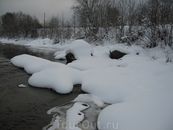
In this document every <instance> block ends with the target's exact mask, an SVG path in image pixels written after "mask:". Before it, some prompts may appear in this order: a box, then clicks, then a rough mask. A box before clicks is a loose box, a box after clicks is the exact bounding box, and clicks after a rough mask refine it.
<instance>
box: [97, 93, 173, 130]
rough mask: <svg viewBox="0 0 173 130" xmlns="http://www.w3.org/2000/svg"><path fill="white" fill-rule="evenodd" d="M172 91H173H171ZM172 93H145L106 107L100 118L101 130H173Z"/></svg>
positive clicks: (99, 125)
mask: <svg viewBox="0 0 173 130" xmlns="http://www.w3.org/2000/svg"><path fill="white" fill-rule="evenodd" d="M171 91H172V90H171ZM172 100H173V97H172V92H169V91H164V90H162V91H150V92H144V93H143V94H141V95H140V96H136V97H134V98H133V99H131V100H128V101H126V102H123V103H117V104H113V105H110V106H108V107H106V108H105V109H104V110H103V111H101V113H100V114H99V117H98V122H97V124H98V128H99V130H113V129H118V130H172V129H173V123H172V120H173V112H172V110H173V104H172Z"/></svg>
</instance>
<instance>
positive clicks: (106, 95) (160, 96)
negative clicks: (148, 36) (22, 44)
mask: <svg viewBox="0 0 173 130" xmlns="http://www.w3.org/2000/svg"><path fill="white" fill-rule="evenodd" d="M85 48H86V50H85ZM114 49H117V50H120V51H123V52H126V53H128V55H126V56H124V57H123V58H121V60H115V59H110V58H109V57H108V52H109V50H114ZM83 50H85V51H83ZM61 51H62V52H61V53H59V54H61V55H62V54H64V52H65V53H68V52H72V53H73V54H74V55H75V57H77V59H78V60H76V61H74V62H73V63H70V64H68V65H64V64H60V63H55V62H51V61H48V60H45V59H41V58H38V57H34V56H30V55H19V56H16V57H14V58H12V59H11V62H12V63H13V64H14V65H15V66H17V67H21V68H24V69H25V71H26V72H27V73H29V74H32V76H31V77H30V79H29V81H28V82H29V84H30V85H32V86H36V87H43V88H51V89H53V90H55V91H56V92H58V93H63V94H66V93H69V92H71V91H72V89H73V85H74V84H81V85H82V90H83V91H85V92H87V93H89V95H85V96H81V97H78V99H76V100H78V101H79V100H80V98H82V99H86V100H92V101H93V102H95V104H97V105H98V106H99V105H100V106H101V105H102V104H103V103H108V104H110V106H108V107H106V108H105V109H103V111H101V113H100V114H99V117H98V121H97V124H98V129H99V130H112V129H119V130H163V129H165V130H172V129H173V123H172V120H173V112H172V110H173V103H172V100H173V86H172V84H173V80H172V77H173V71H172V70H173V64H172V63H166V57H165V56H162V55H159V56H158V55H157V54H158V52H159V49H157V48H155V49H151V50H144V49H142V48H140V47H137V46H131V47H127V46H125V45H105V46H97V47H94V48H92V47H91V46H90V45H89V44H88V43H86V42H84V41H83V40H77V41H74V42H73V43H72V44H71V45H69V46H65V47H64V48H63V49H62V50H61ZM91 53H92V54H93V56H91ZM137 53H138V55H136V54H137ZM59 54H58V55H59ZM151 55H152V56H151ZM157 56H158V57H157ZM81 70H82V71H81ZM89 97H90V98H89ZM76 105H77V106H78V105H79V104H76ZM76 105H74V107H72V109H71V110H72V113H77V112H79V113H80V111H82V108H81V109H78V108H80V107H77V108H76V107H75V106H76ZM71 110H70V111H71ZM70 113H71V112H69V114H70ZM83 116H84V115H83V114H82V113H80V114H79V118H78V117H76V118H75V119H76V120H75V121H73V120H72V119H71V116H70V117H69V118H68V119H67V122H75V123H79V122H80V121H81V120H82V119H83ZM67 117H68V116H67ZM108 123H109V124H108ZM75 129H78V128H77V127H75Z"/></svg>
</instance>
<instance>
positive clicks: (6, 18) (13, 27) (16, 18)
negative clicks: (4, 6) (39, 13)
mask: <svg viewBox="0 0 173 130" xmlns="http://www.w3.org/2000/svg"><path fill="white" fill-rule="evenodd" d="M41 27H42V25H41V24H40V23H39V21H38V19H37V18H36V17H35V16H30V15H28V14H24V13H22V12H17V13H10V12H7V13H6V14H4V15H2V16H1V36H5V37H8V38H20V37H24V38H36V37H38V34H37V29H38V28H41Z"/></svg>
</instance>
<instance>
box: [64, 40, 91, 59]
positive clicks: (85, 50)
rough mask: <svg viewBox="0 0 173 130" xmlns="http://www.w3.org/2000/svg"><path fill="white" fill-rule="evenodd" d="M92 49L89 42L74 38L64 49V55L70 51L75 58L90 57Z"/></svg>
mask: <svg viewBox="0 0 173 130" xmlns="http://www.w3.org/2000/svg"><path fill="white" fill-rule="evenodd" d="M92 51H93V50H92V47H91V45H90V44H89V43H87V42H86V41H84V40H76V41H74V42H72V43H71V44H70V45H69V47H68V48H67V49H66V55H67V54H69V53H71V54H73V55H74V58H75V59H82V58H86V57H91V55H92ZM67 62H68V61H67Z"/></svg>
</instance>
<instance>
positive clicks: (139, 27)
mask: <svg viewBox="0 0 173 130" xmlns="http://www.w3.org/2000/svg"><path fill="white" fill-rule="evenodd" d="M72 10H73V12H74V15H73V17H72V19H71V20H68V21H67V20H65V19H64V16H63V15H62V16H56V17H55V16H53V17H52V18H51V19H49V20H47V21H46V24H45V27H44V28H43V25H41V24H40V23H39V21H38V19H37V18H36V17H35V16H30V15H28V14H24V13H22V12H17V13H6V14H5V15H2V16H1V36H6V37H8V38H14V37H24V38H25V37H26V38H36V37H43V38H45V37H48V38H50V39H54V43H58V42H61V43H62V42H65V40H66V39H71V38H73V39H77V38H85V39H86V40H87V41H89V42H91V41H92V42H97V43H102V41H103V40H108V41H109V40H113V41H116V42H126V43H128V44H133V43H137V44H138V43H140V44H141V43H142V44H143V45H144V46H146V47H150V48H152V47H155V46H157V45H158V44H160V43H162V44H164V45H169V46H172V42H173V38H172V36H173V33H172V32H173V15H172V14H173V0H75V2H74V5H73V6H72Z"/></svg>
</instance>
